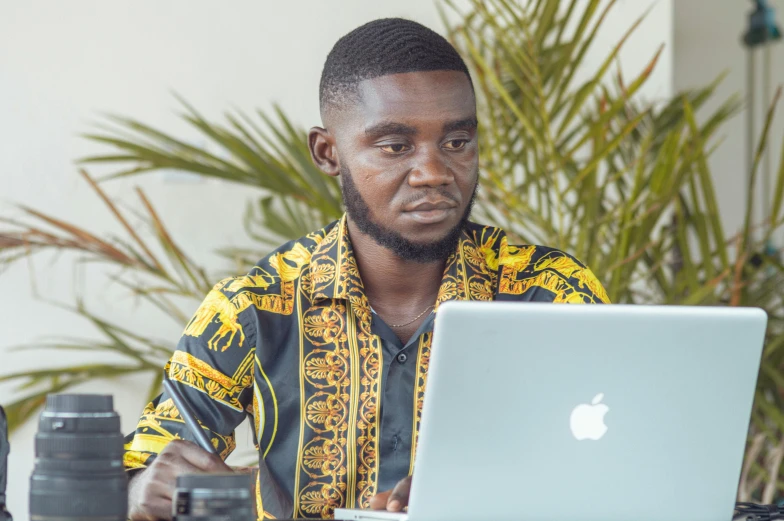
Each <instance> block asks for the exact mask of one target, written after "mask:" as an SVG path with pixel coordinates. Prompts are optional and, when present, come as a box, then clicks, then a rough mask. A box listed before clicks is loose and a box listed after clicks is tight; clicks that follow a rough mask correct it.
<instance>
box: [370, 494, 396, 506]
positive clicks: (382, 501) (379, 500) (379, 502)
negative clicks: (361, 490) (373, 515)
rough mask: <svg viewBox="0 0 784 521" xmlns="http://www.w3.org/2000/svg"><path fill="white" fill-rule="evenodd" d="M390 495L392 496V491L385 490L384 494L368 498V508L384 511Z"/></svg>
mask: <svg viewBox="0 0 784 521" xmlns="http://www.w3.org/2000/svg"><path fill="white" fill-rule="evenodd" d="M390 494H392V491H391V490H387V491H385V492H380V493H378V494H376V495H375V496H373V497H372V498H370V508H372V509H373V510H386V508H387V501H389V496H390Z"/></svg>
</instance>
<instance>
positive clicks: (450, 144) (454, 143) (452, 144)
mask: <svg viewBox="0 0 784 521" xmlns="http://www.w3.org/2000/svg"><path fill="white" fill-rule="evenodd" d="M467 144H468V140H467V139H450V140H449V141H447V142H446V143H444V146H446V148H447V150H462V149H464V148H465V146H466V145H467Z"/></svg>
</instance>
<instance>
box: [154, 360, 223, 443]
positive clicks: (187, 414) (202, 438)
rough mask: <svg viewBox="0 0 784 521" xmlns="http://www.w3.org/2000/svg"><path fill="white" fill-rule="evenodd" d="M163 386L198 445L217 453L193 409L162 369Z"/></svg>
mask: <svg viewBox="0 0 784 521" xmlns="http://www.w3.org/2000/svg"><path fill="white" fill-rule="evenodd" d="M163 387H164V389H166V392H167V393H168V394H169V396H171V399H172V400H174V405H176V406H177V410H179V411H180V416H182V419H183V420H185V424H186V425H187V426H188V428H189V429H190V430H191V433H192V434H193V436H194V437H195V438H196V443H198V444H199V447H201V448H202V449H204V450H206V451H207V452H209V453H210V454H215V455H217V454H218V451H217V450H215V447H213V446H212V443H210V439H209V438H208V437H207V435H206V434H205V433H204V430H202V428H201V426H200V425H199V422H198V421H196V416H195V415H194V414H193V410H192V409H191V408H190V407H189V406H188V404H187V403H186V402H185V400H184V399H183V397H182V395H181V394H180V391H178V390H177V388H176V387H174V384H172V381H171V380H169V375H168V374H167V373H166V372H165V371H164V373H163Z"/></svg>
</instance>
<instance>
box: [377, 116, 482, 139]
mask: <svg viewBox="0 0 784 521" xmlns="http://www.w3.org/2000/svg"><path fill="white" fill-rule="evenodd" d="M476 127H477V121H476V118H465V119H458V120H455V121H448V122H447V123H444V126H443V132H444V134H446V133H448V132H453V131H455V130H475V129H476ZM416 133H417V129H416V128H415V127H412V126H410V125H405V124H403V123H395V122H393V121H383V122H381V123H378V124H376V125H372V126H370V127H367V128H366V129H365V135H366V136H367V137H369V138H375V139H377V138H380V137H383V136H388V135H390V134H398V135H401V136H414V135H416Z"/></svg>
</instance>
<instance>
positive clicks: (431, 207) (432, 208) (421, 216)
mask: <svg viewBox="0 0 784 521" xmlns="http://www.w3.org/2000/svg"><path fill="white" fill-rule="evenodd" d="M455 208H457V205H456V204H455V202H454V201H449V200H447V199H439V200H435V201H422V202H420V203H417V204H415V205H414V206H412V207H410V208H409V209H407V210H406V212H405V213H406V215H407V216H409V217H410V218H411V219H413V220H414V221H416V222H418V223H420V224H436V223H440V222H442V221H444V220H446V219H447V217H449V214H450V213H452V211H453V210H454V209H455Z"/></svg>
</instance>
